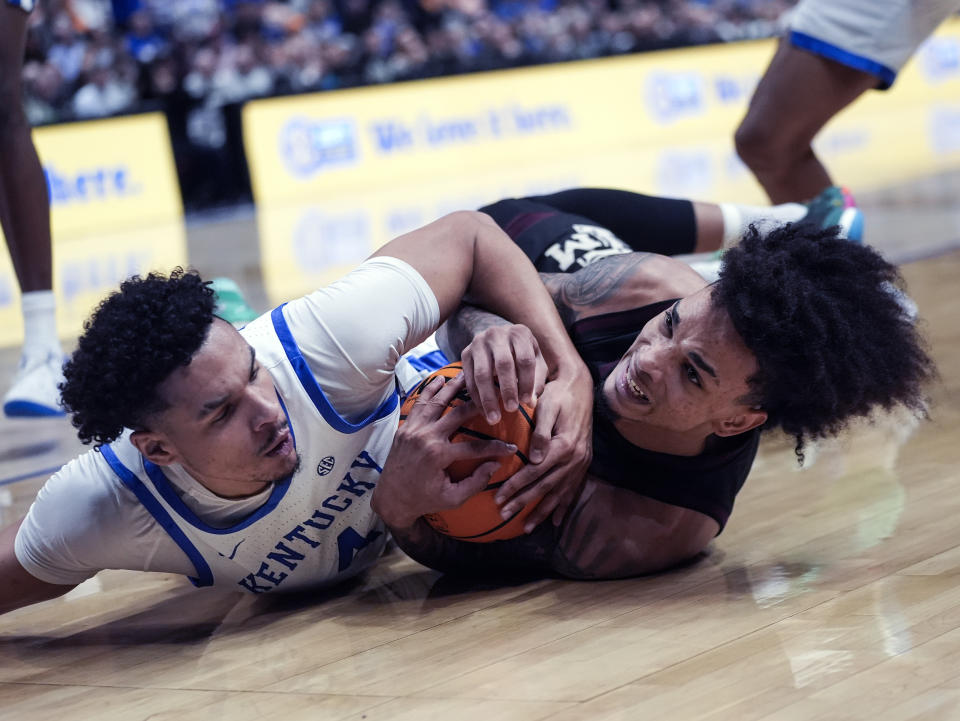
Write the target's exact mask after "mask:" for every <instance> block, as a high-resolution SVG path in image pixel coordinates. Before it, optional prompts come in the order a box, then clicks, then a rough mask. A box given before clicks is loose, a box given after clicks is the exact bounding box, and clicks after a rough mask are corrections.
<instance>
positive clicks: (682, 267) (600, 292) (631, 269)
mask: <svg viewBox="0 0 960 721" xmlns="http://www.w3.org/2000/svg"><path fill="white" fill-rule="evenodd" d="M554 278H555V279H556V276H555V277H554ZM552 282H556V283H559V284H561V287H560V288H559V289H552V290H554V293H553V294H554V297H555V298H556V300H557V302H558V304H561V305H563V306H566V310H567V312H568V315H569V316H571V317H572V318H574V319H577V320H579V319H582V318H589V317H590V316H594V315H600V314H603V313H615V312H617V311H621V310H628V309H631V308H639V307H643V306H646V305H650V304H651V303H657V302H660V301H663V300H668V299H671V298H683V297H685V296H688V295H691V294H693V293H695V292H697V291H698V290H700V289H701V288H703V287H704V286H705V285H706V281H704V280H703V278H701V277H700V276H699V275H698V274H697V272H696V271H694V270H693V269H692V268H691V267H690V266H688V265H687V264H686V263H683V262H681V261H678V260H676V259H674V258H670V257H668V256H665V255H657V254H655V253H629V254H625V255H617V256H612V257H610V258H606V259H604V260H603V261H600V262H597V263H593V264H592V265H589V266H587V267H586V268H583V269H582V270H579V271H577V272H576V273H573V274H571V275H568V276H561V277H560V278H559V279H558V280H554V281H552Z"/></svg>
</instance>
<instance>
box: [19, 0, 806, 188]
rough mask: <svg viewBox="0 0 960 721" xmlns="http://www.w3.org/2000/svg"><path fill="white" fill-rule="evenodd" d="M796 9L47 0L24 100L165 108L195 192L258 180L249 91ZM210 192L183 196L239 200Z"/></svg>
mask: <svg viewBox="0 0 960 721" xmlns="http://www.w3.org/2000/svg"><path fill="white" fill-rule="evenodd" d="M794 2H795V0H112V1H111V0H40V2H39V3H38V6H37V8H36V9H35V10H34V12H33V14H32V16H31V19H30V30H29V35H28V39H27V50H26V58H25V64H24V68H23V73H24V94H25V106H26V111H27V115H28V118H29V120H30V122H31V123H32V124H34V125H42V124H46V123H53V122H60V121H63V120H71V119H86V118H94V117H104V116H109V115H116V114H122V113H129V112H136V111H140V110H162V111H164V112H166V113H167V116H168V119H169V121H170V130H171V136H172V137H173V142H174V145H175V148H174V150H175V153H176V152H177V151H178V147H177V146H178V145H179V146H180V148H179V149H180V150H184V149H189V151H190V156H191V158H190V159H188V160H187V161H186V167H185V168H184V167H181V166H182V165H183V164H182V163H181V162H180V158H178V168H179V169H180V170H181V180H182V181H184V180H185V181H186V182H188V183H189V182H190V180H191V179H190V178H189V177H185V176H186V175H187V174H188V173H189V172H190V165H191V163H193V162H196V163H202V164H204V166H205V167H207V168H208V171H209V168H210V164H211V163H212V164H213V165H215V166H219V169H220V171H221V172H222V173H226V174H235V173H241V174H243V173H244V172H245V169H244V168H238V167H231V164H233V163H236V162H238V161H237V160H236V159H231V158H230V157H229V156H230V153H229V152H226V151H228V150H230V148H228V146H229V145H230V144H231V143H234V142H239V140H238V138H239V136H240V133H239V110H238V108H239V105H240V104H242V103H243V102H244V101H246V100H249V99H252V98H259V97H264V96H269V95H281V94H288V93H300V92H307V91H322V90H332V89H336V88H344V87H351V86H357V85H369V84H374V83H387V82H394V81H400V80H411V79H415V78H425V77H434V76H438V75H451V74H457V73H466V72H474V71H479V70H492V69H498V68H506V67H515V66H521V65H532V64H542V63H550V62H558V61H564V60H577V59H584V58H593V57H600V56H605V55H615V54H622V53H630V52H637V51H643V50H652V49H658V48H665V47H676V46H683V45H692V44H700V43H712V42H721V41H729V40H740V39H746V38H755V37H766V36H770V35H773V34H775V33H776V32H777V31H778V27H779V25H778V22H779V20H780V18H781V16H782V14H783V12H784V11H785V10H787V9H788V8H789V7H790V6H792V5H793V4H794ZM178 155H180V156H182V155H183V153H178ZM239 155H241V156H242V153H240V154H239ZM201 175H202V174H201ZM207 175H209V172H208V173H207ZM208 185H210V187H209V188H208V189H206V190H204V188H196V189H194V192H188V189H187V188H185V189H184V195H185V199H188V201H189V203H192V204H198V205H200V206H209V205H211V204H213V205H215V204H218V203H222V202H234V201H235V200H236V198H232V197H226V198H221V197H218V194H221V195H222V194H223V192H224V190H223V189H222V188H218V187H217V186H216V184H214V183H208ZM211 194H212V195H211Z"/></svg>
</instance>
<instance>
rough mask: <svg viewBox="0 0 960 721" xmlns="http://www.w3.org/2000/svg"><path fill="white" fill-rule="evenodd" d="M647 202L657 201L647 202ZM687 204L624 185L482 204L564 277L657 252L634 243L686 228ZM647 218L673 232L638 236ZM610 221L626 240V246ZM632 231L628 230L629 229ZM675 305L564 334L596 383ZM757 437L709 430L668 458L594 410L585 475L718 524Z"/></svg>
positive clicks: (544, 266)
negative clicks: (698, 444) (699, 442)
mask: <svg viewBox="0 0 960 721" xmlns="http://www.w3.org/2000/svg"><path fill="white" fill-rule="evenodd" d="M654 202H656V205H655V206H654V205H651V203H654ZM689 206H690V204H689V203H688V202H687V201H673V200H669V201H668V200H660V199H656V200H654V199H648V198H646V197H645V196H639V195H636V194H629V193H625V192H623V191H595V190H579V191H567V192H564V193H559V194H557V195H555V196H544V197H539V198H521V199H511V200H506V201H501V202H499V203H495V204H493V205H490V206H487V207H486V208H483V210H484V212H487V213H489V214H490V215H491V216H492V217H493V218H494V220H496V221H497V223H498V224H499V225H500V227H501V228H503V229H504V230H505V231H506V233H507V235H509V236H510V237H511V238H513V240H514V242H516V243H517V245H518V246H520V248H522V249H523V251H524V252H525V253H526V254H527V256H528V257H529V258H530V259H531V260H532V261H533V263H534V265H535V266H536V267H537V269H538V270H540V271H542V272H570V273H572V272H574V271H577V270H579V269H580V268H581V267H583V266H585V265H589V264H590V263H592V262H594V261H596V260H599V259H600V258H602V257H605V256H608V255H614V254H619V253H623V252H629V251H630V250H641V251H642V250H649V251H652V252H664V250H665V249H664V248H661V247H646V246H645V245H644V246H643V247H641V245H640V242H638V241H639V240H641V239H642V238H661V237H666V238H674V239H675V238H676V237H677V236H678V235H682V234H679V233H678V232H677V230H676V228H687V226H689V227H690V228H694V227H695V226H694V222H693V211H692V208H691V207H689ZM591 208H596V209H598V210H591ZM653 211H655V212H653ZM607 216H610V217H612V218H613V217H616V218H618V220H617V221H616V222H613V223H609V224H607V223H601V222H598V221H600V219H602V218H606V217H607ZM651 216H652V217H653V218H656V219H658V220H657V222H658V223H667V222H669V223H670V224H671V232H667V231H666V230H664V229H662V228H659V227H654V226H653V225H651V223H653V220H648V221H647V222H646V226H649V227H644V228H641V230H642V231H643V232H636V231H637V229H638V228H639V226H640V224H639V221H638V220H637V219H638V218H641V217H643V218H651ZM664 218H666V219H667V220H664ZM608 226H609V227H612V228H613V229H614V230H616V231H617V232H618V233H620V234H621V235H622V236H623V237H626V238H629V239H630V241H631V243H630V245H629V246H628V245H627V244H625V243H624V242H623V241H622V240H620V238H619V237H618V236H617V235H614V233H613V232H612V230H610V229H608ZM631 230H632V231H634V232H629V233H628V231H631ZM686 235H689V233H687V234H686ZM674 242H676V241H674ZM683 244H684V247H682V248H678V249H676V250H677V251H678V252H689V250H690V248H686V246H687V245H690V246H691V247H692V241H691V240H690V239H689V238H686V239H684V240H683ZM654 245H655V244H654ZM674 302H675V299H674V300H667V301H663V302H660V303H654V304H651V305H647V306H644V307H642V308H634V309H631V310H625V311H619V312H615V313H605V314H603V315H598V316H593V317H591V318H584V319H583V320H580V321H577V322H576V323H574V325H573V327H572V328H571V329H570V334H571V337H572V338H573V342H574V344H575V345H576V347H577V350H578V351H579V352H580V355H581V357H582V358H583V359H584V361H586V363H587V366H588V367H589V368H590V372H591V373H592V374H593V377H594V381H595V382H597V383H598V384H600V383H602V381H603V380H604V379H605V378H606V377H607V375H608V374H609V373H610V372H611V371H612V370H613V368H614V366H616V364H617V362H619V360H620V358H621V357H622V356H623V354H624V353H625V352H626V351H627V349H628V348H629V347H630V345H631V344H632V343H633V341H634V339H635V338H636V336H637V333H639V332H640V330H641V329H642V328H643V326H644V325H645V324H646V323H647V321H649V320H650V319H651V318H653V317H654V316H656V315H657V314H659V313H662V312H663V311H664V310H665V309H666V308H667V307H668V306H670V305H672V304H673V303H674ZM759 442H760V431H759V430H758V429H756V430H752V431H748V432H747V433H742V434H740V435H737V436H731V437H727V438H721V437H718V436H711V437H710V438H709V439H708V440H707V447H706V450H705V451H704V452H703V453H701V454H700V455H698V456H673V455H668V454H666V453H656V452H654V451H648V450H645V449H643V448H638V447H637V446H634V445H632V444H631V443H629V442H628V441H627V440H626V439H624V438H623V436H621V435H620V434H619V433H618V432H617V430H616V428H615V427H614V425H613V423H612V422H611V421H610V420H608V419H606V418H605V417H603V416H602V415H600V414H594V423H593V463H592V464H591V466H590V472H591V473H592V474H593V475H595V476H597V477H598V478H602V479H603V480H605V481H607V482H608V483H612V484H613V485H616V486H620V487H622V488H628V489H630V490H632V491H636V492H637V493H640V494H642V495H644V496H647V497H649V498H653V499H655V500H657V501H661V502H663V503H669V504H670V505H674V506H680V507H682V508H689V509H691V510H693V511H698V512H699V513H703V514H705V515H707V516H709V517H710V518H713V519H714V520H715V521H716V522H717V523H718V524H720V529H721V530H723V527H724V526H725V525H726V523H727V519H729V517H730V513H731V512H732V510H733V501H734V498H735V497H736V495H737V493H738V492H739V490H740V488H741V487H742V486H743V483H744V481H745V480H746V478H747V474H748V473H749V472H750V467H751V466H752V465H753V459H754V458H755V457H756V455H757V447H758V445H759Z"/></svg>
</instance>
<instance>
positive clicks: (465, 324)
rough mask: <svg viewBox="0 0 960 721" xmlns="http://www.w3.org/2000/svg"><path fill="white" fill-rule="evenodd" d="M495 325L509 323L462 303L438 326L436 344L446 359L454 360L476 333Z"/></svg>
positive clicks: (492, 314)
mask: <svg viewBox="0 0 960 721" xmlns="http://www.w3.org/2000/svg"><path fill="white" fill-rule="evenodd" d="M496 325H509V321H507V320H505V319H503V318H501V317H500V316H498V315H496V314H494V313H490V312H489V311H486V310H482V309H481V308H477V307H476V306H474V305H469V304H468V303H463V304H461V305H460V307H459V308H458V309H457V310H456V311H455V312H454V313H453V315H451V316H450V317H449V318H447V320H446V322H445V323H444V324H443V325H442V326H440V330H439V331H437V343H438V345H439V346H440V349H441V350H442V351H443V352H444V353H446V355H447V357H448V358H450V359H451V360H456V359H459V358H460V353H461V352H462V351H463V349H464V348H466V347H467V346H468V345H470V342H471V341H472V340H473V337H474V336H475V335H477V333H479V332H481V331H483V330H486V329H487V328H492V327H493V326H496Z"/></svg>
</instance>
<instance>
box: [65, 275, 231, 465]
mask: <svg viewBox="0 0 960 721" xmlns="http://www.w3.org/2000/svg"><path fill="white" fill-rule="evenodd" d="M213 310H214V297H213V290H212V289H211V288H210V287H209V286H208V284H207V283H205V282H204V281H203V280H202V279H201V278H200V276H199V275H198V274H197V273H196V272H193V271H189V272H185V271H184V270H183V269H182V268H176V269H174V270H173V272H172V273H170V276H169V277H166V276H164V275H162V274H159V273H150V274H149V275H147V277H146V278H141V277H140V276H134V277H132V278H130V279H129V280H126V281H124V282H123V283H122V284H121V285H120V290H119V291H117V292H114V293H112V294H111V295H110V296H109V297H108V298H106V299H105V300H104V301H103V302H102V303H100V305H99V307H98V308H97V309H96V311H95V312H94V313H93V315H92V316H91V317H90V318H89V319H88V320H87V321H86V322H85V323H84V325H83V327H84V332H83V335H82V336H81V337H80V341H79V344H78V347H77V350H76V351H75V352H74V354H73V356H72V357H71V358H70V360H69V361H67V363H66V365H65V366H64V369H63V374H64V377H65V381H64V382H63V383H62V384H61V385H60V391H61V394H62V397H63V404H64V407H65V408H66V409H67V411H68V412H69V413H71V414H73V418H72V422H73V425H74V426H75V427H76V428H77V434H78V435H79V436H80V440H81V441H83V442H84V443H90V442H96V444H97V445H98V446H99V445H102V444H104V443H110V442H111V441H113V440H114V439H116V438H117V437H118V436H119V435H120V434H121V433H122V432H123V429H124V428H134V429H137V428H142V427H144V422H145V419H146V418H147V417H148V416H149V415H150V414H151V413H155V412H157V411H160V410H163V408H164V407H165V406H164V402H163V400H162V399H161V398H160V397H159V395H158V393H157V387H158V386H159V385H160V384H161V383H162V382H163V381H164V380H165V379H166V378H167V377H168V376H169V375H170V374H171V373H172V372H173V371H174V370H175V369H176V368H178V367H180V366H185V365H188V364H189V363H190V359H191V358H192V357H193V355H194V354H195V353H196V352H197V350H198V349H199V348H200V346H201V345H202V344H203V341H204V339H205V338H206V337H207V333H208V332H209V329H210V324H211V323H212V322H213V317H214V316H213Z"/></svg>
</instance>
